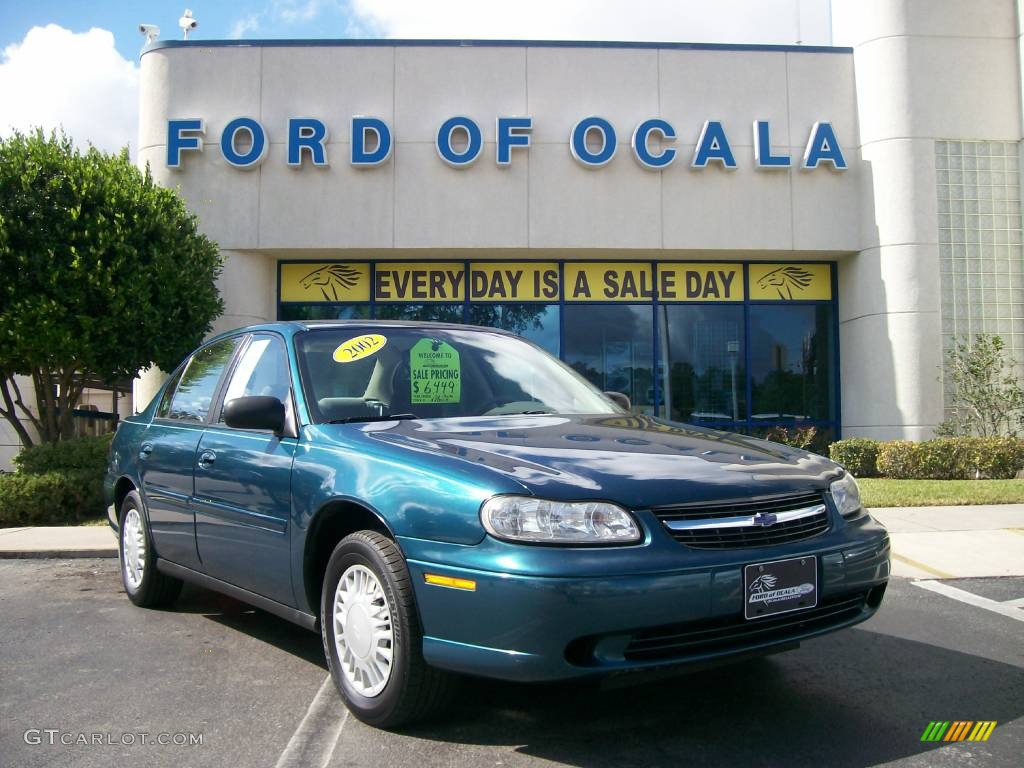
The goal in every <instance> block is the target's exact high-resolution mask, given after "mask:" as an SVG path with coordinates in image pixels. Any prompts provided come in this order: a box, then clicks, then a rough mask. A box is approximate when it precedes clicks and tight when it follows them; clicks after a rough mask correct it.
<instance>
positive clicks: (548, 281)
mask: <svg viewBox="0 0 1024 768" xmlns="http://www.w3.org/2000/svg"><path fill="white" fill-rule="evenodd" d="M558 295H559V280H558V265H557V264H554V263H545V264H540V263H532V262H522V263H515V262H493V261H489V262H478V263H474V264H470V265H469V300H470V301H558Z"/></svg>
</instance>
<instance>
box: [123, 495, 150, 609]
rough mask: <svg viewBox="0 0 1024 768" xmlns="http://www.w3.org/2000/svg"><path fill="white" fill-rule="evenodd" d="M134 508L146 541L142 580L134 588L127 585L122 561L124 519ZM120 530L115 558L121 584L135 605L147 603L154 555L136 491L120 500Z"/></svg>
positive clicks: (147, 524) (145, 517)
mask: <svg viewBox="0 0 1024 768" xmlns="http://www.w3.org/2000/svg"><path fill="white" fill-rule="evenodd" d="M130 509H136V510H138V512H139V517H140V518H141V520H142V535H143V537H144V538H145V541H146V564H145V566H143V568H142V580H141V581H140V582H139V586H138V587H136V588H135V589H134V590H133V589H132V588H131V586H129V584H128V579H127V577H126V575H125V568H126V566H125V562H124V520H125V517H127V515H128V510H130ZM118 519H119V521H120V531H119V532H118V537H117V560H118V562H119V563H120V565H121V585H122V586H123V587H124V591H125V593H127V595H128V598H129V599H130V600H131V601H132V602H133V603H135V604H136V605H144V604H146V603H147V601H148V598H149V597H150V592H152V591H153V581H154V570H155V568H156V565H155V562H156V555H155V553H154V552H153V537H152V536H150V535H149V516H148V515H147V514H146V507H145V505H144V504H143V503H142V497H141V496H140V495H139V493H138V491H131V492H130V493H129V494H128V495H127V496H125V498H124V501H122V502H121V510H120V516H119V518H118Z"/></svg>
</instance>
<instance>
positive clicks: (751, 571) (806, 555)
mask: <svg viewBox="0 0 1024 768" xmlns="http://www.w3.org/2000/svg"><path fill="white" fill-rule="evenodd" d="M106 493H107V498H108V503H109V505H110V506H109V515H110V523H111V525H112V526H113V527H114V529H115V530H116V531H117V532H118V535H119V541H120V559H121V575H122V580H123V582H124V588H125V591H126V592H127V594H128V597H129V598H130V599H131V601H132V602H133V603H135V604H136V605H139V606H143V607H152V606H166V605H168V604H170V603H172V602H173V601H174V599H175V598H176V597H177V595H178V593H179V591H180V589H181V586H182V583H183V582H184V581H189V582H193V583H197V584H200V585H202V586H205V587H208V588H211V589H215V590H218V591H220V592H223V593H226V594H228V595H231V596H233V597H236V598H238V599H240V600H244V601H247V602H248V603H251V604H252V605H254V606H257V607H259V608H262V609H264V610H266V611H269V612H271V613H274V614H276V615H278V616H281V617H283V618H285V619H288V620H290V621H292V622H295V623H296V624H298V625H301V626H303V627H306V628H307V629H310V630H313V631H318V632H320V633H321V635H322V637H323V644H324V651H325V654H326V656H327V661H328V665H329V667H330V670H331V674H332V675H333V678H334V682H335V684H336V686H337V688H338V691H339V693H340V695H341V697H342V699H343V700H344V702H345V704H346V705H347V706H348V708H349V709H350V710H351V711H352V713H353V714H355V715H356V716H357V717H358V718H360V719H361V720H363V721H364V722H367V723H370V724H373V725H376V726H379V727H385V728H390V727H395V726H398V725H400V724H402V723H407V722H409V721H411V720H414V719H416V718H419V717H422V716H424V715H426V714H427V713H429V712H431V711H433V710H436V709H438V708H439V707H441V706H443V704H444V702H445V701H446V700H447V697H448V696H450V695H451V692H452V690H453V687H454V682H455V681H456V680H457V674H456V673H462V674H470V675H478V676H484V677H492V678H501V679H506V680H516V681H525V682H529V681H551V680H561V679H569V678H579V677H588V676H602V675H604V676H608V675H629V676H632V677H634V678H637V677H646V676H647V674H662V673H669V672H675V671H677V670H679V669H680V668H684V667H685V666H686V665H688V664H693V663H695V662H707V661H714V660H719V659H728V658H737V657H743V656H749V655H751V654H759V653H771V652H776V651H779V650H784V649H787V648H793V647H796V646H797V645H798V644H799V642H800V641H801V640H803V639H806V638H810V637H814V636H817V635H821V634H824V633H827V632H831V631H833V630H836V629H839V628H842V627H848V626H851V625H853V624H856V623H858V622H861V621H864V620H865V619H867V618H868V617H870V616H871V615H872V614H873V613H874V612H875V611H876V610H877V609H878V607H879V605H880V604H881V601H882V596H883V593H884V592H885V587H886V583H887V580H888V577H889V539H888V536H887V534H886V532H885V530H884V529H883V528H882V527H881V526H880V525H879V524H878V523H877V522H875V521H874V520H873V519H872V518H871V517H870V516H869V515H868V514H867V513H866V511H865V510H864V509H863V507H862V505H861V503H860V497H859V494H858V491H857V484H856V482H855V481H854V480H853V478H852V477H851V476H850V475H849V474H848V473H846V472H845V471H844V470H843V469H842V468H841V467H839V466H838V465H836V464H834V463H832V462H831V461H829V460H827V459H825V458H822V457H821V456H817V455H814V454H810V453H807V452H805V451H801V450H797V449H794V448H789V447H786V446H782V445H776V444H773V443H769V442H765V441H762V440H757V439H754V438H750V437H744V436H741V435H735V434H728V433H724V432H718V431H714V430H710V429H704V428H700V427H695V426H690V425H685V424H678V423H673V422H670V421H664V420H661V419H656V418H650V417H647V416H638V415H633V414H632V413H630V411H629V403H628V400H627V399H626V398H625V397H624V396H622V395H620V394H617V393H603V392H600V391H598V390H597V389H595V388H594V387H593V386H591V385H590V384H589V383H588V382H587V381H586V380H584V379H583V378H582V377H581V376H579V375H578V374H577V373H575V372H574V371H573V370H572V369H570V368H568V367H567V366H565V365H564V364H562V363H561V362H559V361H558V360H557V359H555V358H553V357H551V356H550V355H548V354H547V353H546V352H543V351H542V350H540V349H539V348H537V347H535V346H534V345H532V344H530V343H528V342H526V341H523V340H522V339H519V338H517V337H515V336H513V335H511V334H507V333H504V332H501V331H495V330H491V329H485V328H474V327H469V326H460V325H441V324H430V323H400V322H359V321H350V322H330V323H327V322H315V323H314V322H310V323H269V324H266V325H259V326H253V327H250V328H244V329H240V330H237V331H233V332H231V333H228V334H224V335H221V336H219V337H217V338H214V339H212V340H211V341H209V342H208V343H207V344H205V345H204V346H203V347H202V348H200V349H199V350H197V351H196V352H195V353H193V354H192V355H190V356H189V357H188V359H187V360H185V361H184V362H183V363H182V364H181V366H179V368H178V369H177V370H176V371H174V372H173V373H172V375H171V376H170V378H169V379H168V380H167V382H166V384H165V385H164V386H163V387H162V389H161V390H160V392H159V393H158V394H157V396H156V397H155V398H154V400H153V402H152V403H150V404H149V406H148V407H147V408H146V409H145V410H144V411H143V412H142V413H140V414H139V415H137V416H134V417H132V418H129V419H126V420H124V421H123V422H122V423H121V425H120V427H119V428H118V431H117V435H116V437H115V438H114V441H113V444H112V447H111V453H110V462H109V471H108V475H107V478H106ZM637 673H641V674H637ZM644 673H647V674H644Z"/></svg>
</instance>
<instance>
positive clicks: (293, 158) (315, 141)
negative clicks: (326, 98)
mask: <svg viewBox="0 0 1024 768" xmlns="http://www.w3.org/2000/svg"><path fill="white" fill-rule="evenodd" d="M304 149H305V150H309V157H310V159H311V160H312V161H313V165H327V126H326V125H324V124H323V123H322V122H321V121H320V120H316V119H315V118H312V117H293V118H290V119H289V120H288V165H290V166H292V167H293V168H298V167H299V166H301V165H302V150H304Z"/></svg>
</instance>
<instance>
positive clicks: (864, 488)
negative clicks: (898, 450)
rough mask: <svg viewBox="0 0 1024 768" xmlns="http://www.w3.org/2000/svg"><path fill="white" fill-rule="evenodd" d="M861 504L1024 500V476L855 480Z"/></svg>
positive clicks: (907, 505) (994, 502) (867, 505)
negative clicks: (862, 502) (980, 478)
mask: <svg viewBox="0 0 1024 768" xmlns="http://www.w3.org/2000/svg"><path fill="white" fill-rule="evenodd" d="M857 485H859V486H860V495H861V498H862V499H863V501H864V506H865V507H868V508H869V509H870V508H871V507H936V506H954V505H960V504H1019V503H1024V480H885V479H881V478H864V479H863V480H858V481H857Z"/></svg>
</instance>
